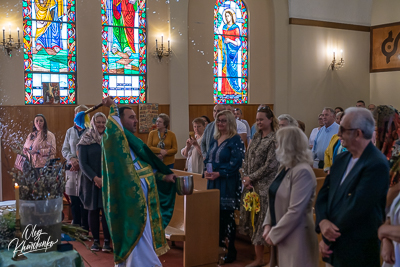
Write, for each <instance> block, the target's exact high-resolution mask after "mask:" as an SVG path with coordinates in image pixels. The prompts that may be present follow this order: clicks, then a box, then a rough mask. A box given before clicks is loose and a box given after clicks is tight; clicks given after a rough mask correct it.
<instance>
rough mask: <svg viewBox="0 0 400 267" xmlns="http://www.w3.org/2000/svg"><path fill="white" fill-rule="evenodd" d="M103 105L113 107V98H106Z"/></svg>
mask: <svg viewBox="0 0 400 267" xmlns="http://www.w3.org/2000/svg"><path fill="white" fill-rule="evenodd" d="M101 103H102V104H103V106H106V107H111V106H112V105H113V104H114V101H113V100H112V98H111V96H109V97H106V98H104V99H103V100H102V101H101Z"/></svg>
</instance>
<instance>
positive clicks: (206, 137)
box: [200, 104, 226, 159]
mask: <svg viewBox="0 0 400 267" xmlns="http://www.w3.org/2000/svg"><path fill="white" fill-rule="evenodd" d="M223 110H226V107H225V106H224V105H220V104H217V105H215V106H214V110H213V117H214V121H213V122H210V123H209V124H207V127H206V129H205V130H204V133H203V138H202V139H201V143H200V148H201V153H202V154H203V158H204V159H205V158H206V156H207V152H208V149H209V148H210V143H211V140H212V138H214V129H215V118H216V116H217V114H218V112H221V111H223Z"/></svg>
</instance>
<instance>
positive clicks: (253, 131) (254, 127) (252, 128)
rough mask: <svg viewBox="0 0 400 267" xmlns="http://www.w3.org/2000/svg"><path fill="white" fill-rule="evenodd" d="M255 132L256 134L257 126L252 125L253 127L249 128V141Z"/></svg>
mask: <svg viewBox="0 0 400 267" xmlns="http://www.w3.org/2000/svg"><path fill="white" fill-rule="evenodd" d="M256 132H257V125H256V124H255V123H254V124H253V126H251V130H250V138H251V139H253V137H254V135H255V134H256Z"/></svg>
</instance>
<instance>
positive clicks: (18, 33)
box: [17, 28, 20, 43]
mask: <svg viewBox="0 0 400 267" xmlns="http://www.w3.org/2000/svg"><path fill="white" fill-rule="evenodd" d="M17 33H18V43H19V41H20V40H19V28H17Z"/></svg>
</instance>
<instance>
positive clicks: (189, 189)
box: [175, 175, 194, 195]
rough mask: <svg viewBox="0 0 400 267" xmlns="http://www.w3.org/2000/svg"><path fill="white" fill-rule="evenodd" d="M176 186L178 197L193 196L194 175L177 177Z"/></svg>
mask: <svg viewBox="0 0 400 267" xmlns="http://www.w3.org/2000/svg"><path fill="white" fill-rule="evenodd" d="M175 184H176V192H177V193H178V195H191V194H192V193H193V187H194V184H193V175H188V176H177V177H176V181H175Z"/></svg>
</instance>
